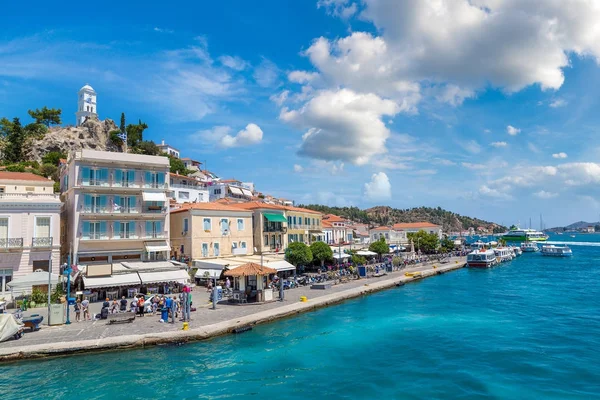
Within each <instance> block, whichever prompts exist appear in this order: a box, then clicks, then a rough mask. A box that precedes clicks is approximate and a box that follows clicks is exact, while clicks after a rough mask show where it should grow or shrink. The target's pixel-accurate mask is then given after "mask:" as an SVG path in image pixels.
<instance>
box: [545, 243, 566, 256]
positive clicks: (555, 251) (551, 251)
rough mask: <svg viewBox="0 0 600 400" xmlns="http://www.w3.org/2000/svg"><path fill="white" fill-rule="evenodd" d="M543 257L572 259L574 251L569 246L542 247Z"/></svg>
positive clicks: (551, 245)
mask: <svg viewBox="0 0 600 400" xmlns="http://www.w3.org/2000/svg"><path fill="white" fill-rule="evenodd" d="M542 255H543V256H551V257H570V256H572V255H573V251H572V250H571V248H570V247H569V246H566V245H564V246H555V245H553V244H550V245H544V246H542Z"/></svg>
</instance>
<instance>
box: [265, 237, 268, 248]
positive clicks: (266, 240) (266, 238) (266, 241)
mask: <svg viewBox="0 0 600 400" xmlns="http://www.w3.org/2000/svg"><path fill="white" fill-rule="evenodd" d="M268 245H269V235H265V246H268Z"/></svg>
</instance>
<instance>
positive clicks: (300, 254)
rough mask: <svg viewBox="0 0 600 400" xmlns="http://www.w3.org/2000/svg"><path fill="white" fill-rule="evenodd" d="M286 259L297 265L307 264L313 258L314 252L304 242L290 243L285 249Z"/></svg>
mask: <svg viewBox="0 0 600 400" xmlns="http://www.w3.org/2000/svg"><path fill="white" fill-rule="evenodd" d="M285 258H286V260H287V261H288V262H289V263H291V264H293V265H295V266H296V267H297V266H299V265H307V264H308V263H310V262H311V261H312V260H313V254H312V252H311V251H310V247H308V246H307V245H305V244H304V243H302V242H294V243H290V244H289V246H288V248H287V249H286V250H285Z"/></svg>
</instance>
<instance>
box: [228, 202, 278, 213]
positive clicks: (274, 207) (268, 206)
mask: <svg viewBox="0 0 600 400" xmlns="http://www.w3.org/2000/svg"><path fill="white" fill-rule="evenodd" d="M232 206H233V204H232ZM234 207H239V208H242V209H244V210H257V209H259V208H266V209H269V210H281V211H285V207H283V206H278V205H276V204H267V203H260V202H258V201H249V202H247V203H238V204H236V205H235V206H234Z"/></svg>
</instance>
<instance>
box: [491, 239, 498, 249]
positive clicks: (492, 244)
mask: <svg viewBox="0 0 600 400" xmlns="http://www.w3.org/2000/svg"><path fill="white" fill-rule="evenodd" d="M490 246H492V247H496V246H498V242H496V241H495V240H492V241H491V242H490Z"/></svg>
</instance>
